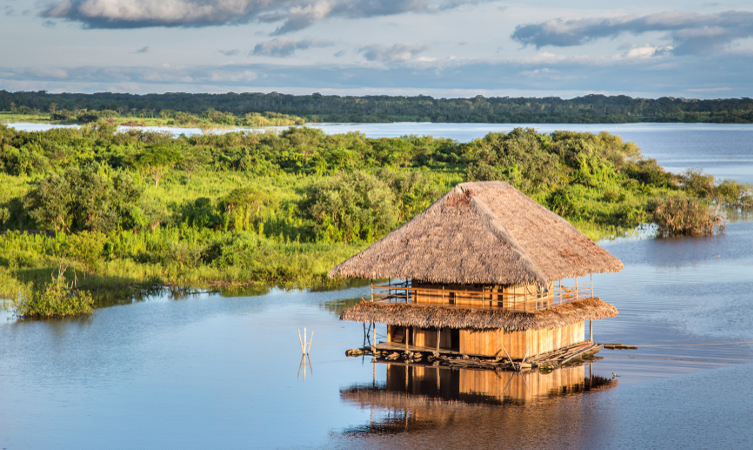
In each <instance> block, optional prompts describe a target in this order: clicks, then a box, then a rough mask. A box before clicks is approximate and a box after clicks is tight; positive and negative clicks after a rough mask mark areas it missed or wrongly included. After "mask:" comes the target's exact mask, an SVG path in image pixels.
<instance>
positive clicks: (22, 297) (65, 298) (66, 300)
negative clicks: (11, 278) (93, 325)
mask: <svg viewBox="0 0 753 450" xmlns="http://www.w3.org/2000/svg"><path fill="white" fill-rule="evenodd" d="M67 268H68V266H67V265H66V264H65V261H63V260H61V261H60V265H59V266H58V269H57V272H58V273H57V276H55V275H54V274H53V275H52V281H51V282H50V283H47V284H46V285H45V286H44V287H42V288H41V289H34V286H33V285H32V284H31V283H29V284H28V285H26V286H21V288H20V289H19V290H18V291H17V292H14V294H15V295H13V296H11V297H10V300H9V302H8V303H9V306H10V309H11V310H12V311H13V312H14V313H15V314H16V315H18V316H19V317H22V318H41V317H65V316H75V315H79V314H87V313H90V312H91V311H92V308H93V305H94V301H93V300H92V295H91V293H89V292H87V291H82V290H76V289H74V284H75V281H71V282H70V283H68V282H67V281H66V279H65V271H66V270H67Z"/></svg>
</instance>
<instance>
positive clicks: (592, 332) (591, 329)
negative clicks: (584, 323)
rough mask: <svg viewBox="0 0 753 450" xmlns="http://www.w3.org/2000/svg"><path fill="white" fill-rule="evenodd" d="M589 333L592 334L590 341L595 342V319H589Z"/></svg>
mask: <svg viewBox="0 0 753 450" xmlns="http://www.w3.org/2000/svg"><path fill="white" fill-rule="evenodd" d="M588 334H590V335H591V337H590V341H591V342H593V341H594V321H593V320H589V321H588Z"/></svg>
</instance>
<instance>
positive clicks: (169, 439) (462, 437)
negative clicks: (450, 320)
mask: <svg viewBox="0 0 753 450" xmlns="http://www.w3.org/2000/svg"><path fill="white" fill-rule="evenodd" d="M412 125H413V126H414V127H415V129H413V132H414V133H416V134H427V133H424V130H425V129H426V128H422V127H424V125H422V124H418V125H417V124H412ZM437 125H438V127H447V129H448V130H450V131H448V132H447V133H445V134H446V135H448V137H453V138H455V139H458V140H467V139H469V137H468V136H470V137H473V136H475V135H483V134H485V131H481V129H480V128H478V127H480V126H478V125H472V126H468V127H466V126H465V125H451V126H447V125H443V124H437ZM328 127H329V128H326V129H325V130H326V131H328V132H331V131H332V130H333V129H337V130H340V129H350V128H352V127H355V126H354V125H328ZM340 127H342V128H340ZM453 127H454V128H453ZM493 127H495V126H490V128H489V129H492V128H493ZM615 127H625V128H629V130H623V133H624V137H626V138H627V134H628V132H632V133H634V134H633V136H634V137H632V138H630V139H631V140H634V141H635V142H636V143H637V144H638V145H639V146H641V147H642V148H644V153H646V154H647V155H649V156H652V157H657V158H658V159H659V161H660V162H662V163H663V164H665V165H666V166H669V167H674V168H683V167H703V168H705V169H708V170H709V171H710V172H712V173H715V174H724V173H727V174H728V175H726V176H730V177H731V178H733V179H737V180H738V181H746V180H748V181H749V179H750V178H753V176H751V174H753V163H751V160H753V151H752V150H751V146H750V142H752V141H753V140H751V139H750V137H751V135H753V127H750V126H748V127H737V126H728V127H729V128H725V127H727V126H718V127H717V126H711V127H709V128H708V129H706V128H705V127H707V126H703V127H695V126H686V125H672V126H664V125H651V124H649V125H636V126H628V125H625V126H604V127H601V128H604V129H607V130H609V131H612V132H615V131H614V130H615ZM685 127H687V128H685ZM363 128H364V130H365V132H366V133H367V134H369V135H378V133H382V134H383V135H402V134H408V133H410V132H411V129H410V128H408V126H407V125H405V124H395V125H394V129H393V130H392V134H390V126H389V125H378V126H371V125H364V126H363ZM406 128H408V129H406ZM470 128H473V129H474V130H476V129H478V131H469V129H470ZM538 128H539V129H540V130H542V131H544V130H549V129H550V126H548V125H547V126H538ZM555 128H558V129H559V128H569V129H576V130H582V129H584V126H569V125H563V126H551V129H555ZM586 128H588V130H589V131H592V130H593V131H598V129H600V127H599V126H588V127H586ZM438 129H439V128H438ZM438 129H434V131H432V134H434V133H435V132H436V133H440V131H441V129H439V130H440V131H437V130H438ZM451 129H459V130H460V131H457V132H456V131H451ZM724 130H731V131H729V132H722V131H724ZM461 132H462V133H465V134H460V133H461ZM441 133H444V132H441ZM451 133H452V134H451ZM456 133H457V134H456ZM473 133H476V134H475V135H474V134H473ZM686 133H690V134H691V135H693V136H695V137H692V136H686V135H685V134H686ZM462 136H466V138H463V137H462ZM641 136H642V137H641ZM662 142H663V143H664V144H660V143H662ZM712 143H713V145H712ZM652 146H653V147H652ZM715 149H716V150H715ZM724 152H727V153H724ZM727 154H729V155H734V156H733V157H734V158H737V159H735V160H734V161H735V163H734V164H731V163H729V164H728V163H727V159H726V157H727V156H722V155H727ZM667 161H674V162H675V165H674V166H673V165H671V164H668V163H667ZM701 163H702V164H701ZM730 218H731V222H730V224H729V225H728V227H727V231H726V232H725V233H724V234H722V235H720V236H715V237H710V238H697V239H687V238H681V239H660V240H657V239H652V238H648V237H646V236H635V237H630V238H620V239H615V240H611V241H602V242H600V244H601V245H602V246H604V247H605V248H606V249H607V250H608V251H610V252H611V253H613V254H614V255H616V256H617V257H618V258H620V259H621V260H622V261H623V262H624V264H625V269H624V270H623V271H622V272H620V273H617V274H604V275H597V276H594V284H595V291H596V295H598V296H600V297H602V298H603V299H604V300H606V301H608V302H610V303H613V304H614V305H615V306H617V308H618V309H619V311H620V314H619V316H617V317H616V318H613V319H608V320H601V321H596V322H595V329H594V338H595V340H596V341H597V342H618V343H624V344H635V345H638V346H639V349H638V350H626V351H610V350H602V351H601V352H600V353H599V356H601V357H603V358H604V359H602V360H599V361H596V362H594V363H593V364H592V365H589V366H584V367H581V368H578V369H574V370H571V371H569V372H564V371H555V372H552V373H551V374H548V375H535V374H529V375H527V376H526V377H512V378H510V377H509V375H505V374H503V375H500V376H499V377H496V376H495V377H496V378H490V377H489V373H486V372H484V373H478V372H474V371H450V370H448V369H438V368H430V367H426V368H425V367H418V368H416V367H411V368H406V367H404V366H400V365H391V366H389V367H388V366H387V365H386V364H382V363H377V364H372V362H371V360H370V359H368V358H347V357H346V356H345V355H344V351H345V350H346V349H348V348H353V347H358V346H360V345H362V342H363V328H362V326H361V325H360V324H355V323H349V322H340V321H339V320H338V315H339V311H341V310H342V308H343V307H345V306H347V305H350V304H353V302H354V301H357V299H359V298H360V297H362V296H366V295H367V294H368V291H369V289H368V287H362V288H351V289H344V290H339V291H329V292H306V291H281V290H278V289H272V290H270V291H269V292H267V293H266V294H264V295H256V296H234V297H233V296H223V295H219V294H199V295H194V296H189V297H182V298H175V297H171V296H168V295H165V296H159V297H153V298H149V299H147V300H146V301H141V302H136V303H133V304H128V305H121V306H113V307H109V308H103V309H99V310H97V311H95V312H94V314H92V315H91V316H90V317H84V318H76V319H62V320H49V321H16V320H13V318H11V317H9V316H7V315H6V316H3V317H2V322H1V323H0V448H3V449H100V448H108V449H120V448H123V449H133V448H139V449H164V448H181V449H184V448H185V449H194V448H196V449H200V448H201V449H203V448H222V449H247V448H254V449H255V448H418V447H428V446H431V447H432V448H439V449H445V448H447V449H449V448H468V447H478V448H492V447H494V448H496V447H500V446H502V445H504V446H510V447H514V448H573V449H612V448H750V446H751V444H752V443H753V429H752V428H751V427H750V424H751V423H753V405H752V404H751V402H750V399H751V398H753V397H752V396H753V346H751V345H750V344H732V345H694V346H688V345H687V344H718V343H730V342H750V341H753V310H752V309H751V308H750V305H751V302H752V301H753V295H751V292H753V219H751V217H748V216H747V215H743V214H739V215H738V214H732V215H731V216H730ZM304 327H306V329H307V330H308V332H309V334H310V333H311V332H312V331H313V332H314V337H313V346H312V350H311V355H310V359H309V360H308V361H305V363H306V365H304V366H303V367H301V365H302V359H301V350H300V345H299V342H298V334H297V331H298V330H299V329H300V330H301V331H303V328H304ZM384 333H385V330H384V327H377V335H378V337H379V336H380V335H384ZM643 346H645V347H643ZM309 362H310V365H309V364H308V363H309ZM505 377H507V378H505Z"/></svg>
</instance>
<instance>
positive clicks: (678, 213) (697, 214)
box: [648, 195, 724, 236]
mask: <svg viewBox="0 0 753 450" xmlns="http://www.w3.org/2000/svg"><path fill="white" fill-rule="evenodd" d="M648 208H649V211H651V212H652V213H653V219H654V223H655V224H656V225H657V226H658V227H659V234H660V235H662V236H710V235H712V234H714V231H716V230H719V231H721V230H723V229H724V222H723V218H722V216H720V215H718V214H716V212H715V211H711V210H710V209H709V207H708V206H707V205H705V204H704V203H702V202H701V201H699V200H697V199H695V198H691V197H685V196H679V195H671V196H665V197H660V198H658V199H654V200H651V201H650V202H649V205H648Z"/></svg>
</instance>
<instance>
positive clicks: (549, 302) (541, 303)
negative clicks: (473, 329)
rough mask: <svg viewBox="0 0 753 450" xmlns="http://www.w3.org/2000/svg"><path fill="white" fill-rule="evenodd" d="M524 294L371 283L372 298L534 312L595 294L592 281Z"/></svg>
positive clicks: (397, 301)
mask: <svg viewBox="0 0 753 450" xmlns="http://www.w3.org/2000/svg"><path fill="white" fill-rule="evenodd" d="M524 290H525V292H524V293H515V292H504V291H503V292H497V291H492V290H473V289H468V290H463V289H456V288H449V287H448V288H437V287H425V286H422V285H421V284H416V285H413V284H412V283H410V281H405V282H398V283H390V284H389V285H387V286H384V285H372V286H371V301H375V302H388V303H410V304H417V305H420V304H425V305H427V306H428V305H443V306H447V307H460V306H466V307H478V308H493V309H509V310H514V311H535V310H543V309H547V308H551V307H553V306H556V305H560V304H562V303H567V302H571V301H575V300H580V299H584V298H591V297H593V281H592V280H591V279H590V278H589V281H588V282H586V283H579V282H578V279H577V278H576V279H575V284H574V285H572V286H565V285H562V284H561V281H560V282H557V283H555V284H554V285H553V287H552V288H551V289H548V290H544V291H541V290H538V289H535V288H533V287H531V286H528V287H525V289H524Z"/></svg>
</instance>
